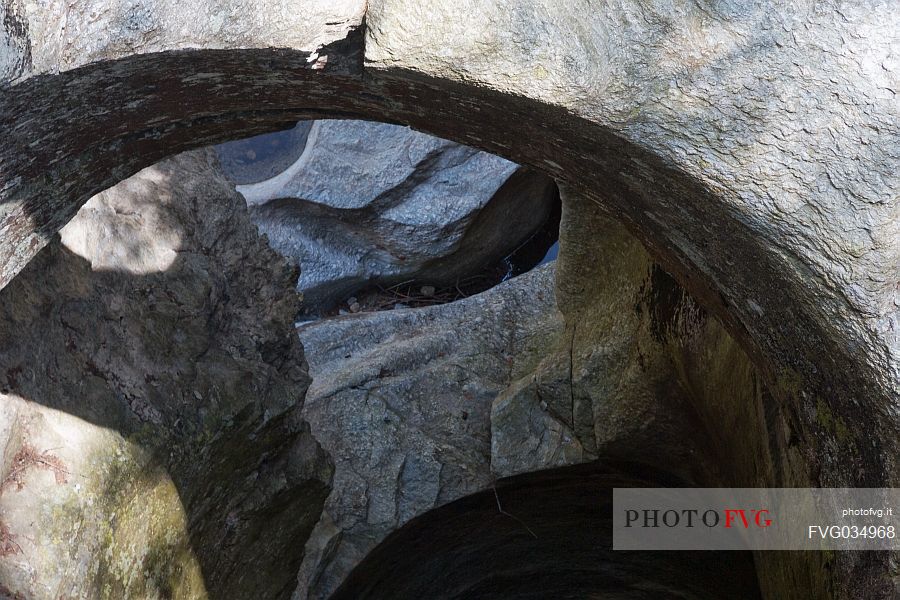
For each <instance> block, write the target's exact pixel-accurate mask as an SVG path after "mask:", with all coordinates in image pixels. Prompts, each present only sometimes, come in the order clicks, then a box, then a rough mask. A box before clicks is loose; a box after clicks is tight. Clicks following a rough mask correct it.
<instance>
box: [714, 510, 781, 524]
mask: <svg viewBox="0 0 900 600" xmlns="http://www.w3.org/2000/svg"><path fill="white" fill-rule="evenodd" d="M768 514H769V511H768V510H766V509H761V510H756V509H751V510H750V519H751V520H752V521H753V523H754V524H755V525H756V526H757V527H768V526H769V525H771V524H772V519H769V518H763V517H764V515H768ZM736 517H740V523H738V525H743V526H744V529H750V521H748V520H747V511H746V510H744V509H743V508H726V509H725V527H726V529H731V526H732V525H733V524H734V521H735V518H736Z"/></svg>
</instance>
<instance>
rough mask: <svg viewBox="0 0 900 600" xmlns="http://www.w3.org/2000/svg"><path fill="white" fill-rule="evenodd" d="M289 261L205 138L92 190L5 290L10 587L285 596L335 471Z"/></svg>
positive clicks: (1, 489) (3, 534)
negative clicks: (316, 420) (316, 404)
mask: <svg viewBox="0 0 900 600" xmlns="http://www.w3.org/2000/svg"><path fill="white" fill-rule="evenodd" d="M296 277H297V271H296V268H295V267H292V266H290V265H288V264H287V263H285V262H284V261H283V260H282V259H281V258H280V257H279V256H278V255H277V254H276V253H274V252H273V251H272V250H271V249H270V248H269V247H268V246H267V245H266V243H265V241H263V240H262V239H261V238H260V237H259V235H258V234H257V232H256V228H255V226H254V225H253V223H252V222H251V221H250V219H249V217H248V215H247V211H246V207H245V205H244V203H243V199H242V198H241V197H240V196H239V195H238V194H237V193H235V192H234V190H233V187H232V186H231V185H230V184H229V183H228V182H227V181H226V180H225V179H224V178H223V177H222V176H221V175H219V174H218V172H217V170H216V163H215V159H214V156H213V154H212V153H211V152H208V151H205V152H195V153H192V154H184V155H181V156H178V157H176V158H173V159H171V160H167V161H165V162H163V163H160V164H159V165H157V166H155V167H152V168H149V169H145V170H144V171H142V172H141V173H139V174H137V175H136V176H134V177H132V178H130V179H128V180H126V181H123V182H122V183H121V184H119V185H117V186H116V187H114V188H112V189H110V190H108V191H106V192H104V193H102V194H100V195H98V196H96V197H95V198H93V199H92V200H91V201H90V202H89V203H88V204H86V205H85V206H84V208H83V209H82V210H81V212H80V213H79V215H78V216H77V217H76V218H75V219H73V221H72V222H71V223H70V224H69V225H68V226H67V227H66V228H65V229H63V231H62V232H61V241H60V240H57V241H55V242H54V243H52V244H50V245H49V246H48V247H47V248H46V249H45V250H44V251H43V252H41V254H40V255H39V256H38V257H37V258H36V259H35V261H33V262H32V263H31V265H30V266H29V268H28V269H26V270H25V271H23V272H22V273H21V275H20V276H19V277H17V278H16V280H15V281H14V282H13V283H12V284H11V285H9V286H8V287H7V288H5V289H4V290H3V292H2V294H0V315H2V317H0V403H2V405H3V410H2V411H0V435H2V439H3V440H4V443H5V451H4V454H3V457H2V459H3V463H2V481H3V484H2V486H0V509H2V510H0V515H2V516H0V523H2V527H0V538H2V539H0V583H2V584H3V585H4V586H6V588H7V589H9V590H11V592H10V594H13V593H20V594H22V595H23V596H24V597H25V598H28V599H29V600H40V599H48V600H49V599H52V600H56V599H57V598H60V597H66V598H91V599H93V598H105V599H110V600H112V599H119V598H185V599H200V598H228V597H245V598H249V597H261V598H283V597H285V596H286V595H289V594H290V592H291V591H292V589H293V587H294V582H295V580H296V571H297V567H298V565H299V561H300V559H301V558H302V548H303V544H304V543H305V541H306V538H307V536H308V534H309V531H310V529H311V528H312V526H313V524H314V523H315V522H316V520H318V517H319V511H320V509H321V506H322V503H323V501H324V499H325V497H326V495H327V494H328V490H329V482H330V478H331V469H332V467H331V464H330V462H329V460H328V457H327V456H326V454H325V453H324V452H323V451H322V449H321V448H320V447H319V445H318V444H317V442H316V440H315V439H314V438H313V437H312V435H311V434H310V432H309V427H308V426H307V425H306V424H304V423H303V422H302V421H301V420H300V418H299V415H298V411H299V409H300V407H301V406H302V402H303V396H304V394H305V392H306V389H307V386H308V383H309V377H308V375H307V373H306V368H305V365H304V359H303V351H302V348H301V347H300V344H299V343H298V341H297V340H296V336H295V334H294V331H293V328H292V323H293V319H294V315H295V313H296V311H297V307H298V298H297V295H296V293H295V292H294V284H295V282H296ZM272 556H278V560H272V559H271V557H272Z"/></svg>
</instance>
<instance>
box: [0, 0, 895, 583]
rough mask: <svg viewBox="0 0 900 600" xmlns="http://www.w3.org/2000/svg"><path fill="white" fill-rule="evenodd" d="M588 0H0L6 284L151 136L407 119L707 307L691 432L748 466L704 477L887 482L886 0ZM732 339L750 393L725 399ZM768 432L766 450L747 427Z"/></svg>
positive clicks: (891, 319) (210, 135) (866, 572)
mask: <svg viewBox="0 0 900 600" xmlns="http://www.w3.org/2000/svg"><path fill="white" fill-rule="evenodd" d="M588 4H589V3H586V2H584V1H583V0H527V1H525V2H520V1H516V2H512V1H511V0H496V1H493V2H487V3H480V4H477V5H476V4H474V3H453V2H439V1H435V0H417V1H416V2H410V1H409V0H372V1H371V2H368V3H367V2H364V1H362V0H358V1H357V0H354V1H348V2H330V1H328V2H326V1H323V0H298V1H292V2H283V1H281V0H259V1H241V0H234V1H229V2H224V3H223V2H212V1H211V0H209V1H203V0H201V1H200V2H193V3H177V2H172V1H169V0H159V1H155V0H137V1H135V2H128V3H108V2H104V1H103V0H84V1H76V2H62V1H57V0H53V1H48V2H42V3H35V2H20V1H7V2H6V6H5V8H6V9H7V10H6V11H5V15H4V17H3V29H4V33H3V35H2V36H0V52H2V53H3V56H2V59H0V65H2V67H0V68H2V69H3V71H2V77H3V84H2V86H0V122H2V130H3V132H4V135H5V138H4V142H5V143H4V144H3V145H2V148H0V166H2V169H0V285H2V286H8V285H10V282H11V281H12V280H13V277H14V276H15V275H16V274H17V273H19V272H20V271H21V270H22V269H23V268H24V267H25V265H26V264H27V263H28V261H29V260H30V259H32V258H33V257H35V256H36V255H37V253H38V252H39V251H40V249H41V248H42V247H43V246H45V245H46V244H48V243H49V242H50V241H51V239H53V236H54V235H55V233H56V232H58V231H59V230H60V229H61V228H62V227H63V226H64V225H65V223H66V222H68V221H69V220H70V219H71V218H72V217H73V216H75V214H76V212H77V210H78V208H79V207H80V206H81V205H82V204H83V203H84V202H85V201H87V200H88V199H89V198H90V197H91V196H93V195H95V194H97V193H98V192H100V191H102V190H103V189H105V188H107V187H109V186H110V185H113V184H114V183H116V182H118V181H121V180H122V179H124V178H126V177H127V176H129V175H131V174H133V173H135V172H136V171H138V170H139V169H141V168H143V167H146V166H149V165H151V164H153V163H154V162H156V161H158V160H160V159H161V158H163V157H165V156H167V155H170V154H172V153H176V152H180V151H183V150H186V149H190V148H195V147H200V146H204V145H207V144H212V143H219V142H222V141H224V140H226V139H233V138H236V137H242V136H247V135H253V134H258V133H262V132H265V131H272V130H274V129H277V128H281V127H283V125H284V123H285V122H287V121H295V120H299V119H303V118H323V117H353V118H368V119H377V120H385V121H391V122H396V123H402V124H405V125H410V126H412V127H414V128H416V129H417V130H421V131H426V132H429V133H431V134H435V135H439V136H441V137H445V138H447V139H451V140H453V141H456V142H459V143H464V144H468V145H470V146H472V147H477V148H479V149H482V150H487V151H491V152H496V153H498V154H499V155H502V156H504V157H505V158H507V159H510V160H513V161H515V162H517V163H519V164H523V165H529V166H531V167H533V168H539V169H542V170H544V171H546V172H547V173H549V174H550V175H552V176H553V177H555V178H557V179H558V180H559V181H560V182H562V183H563V184H564V185H565V186H568V188H569V189H570V190H571V192H570V197H571V198H572V199H573V200H571V201H570V204H586V205H601V206H603V207H604V208H605V210H606V211H608V213H609V214H610V215H612V216H613V217H615V218H616V219H618V220H619V221H621V222H622V223H624V224H625V225H626V226H627V227H628V228H629V230H630V231H632V232H633V233H635V234H636V236H637V237H638V238H639V239H640V240H641V242H642V243H643V244H644V245H645V246H646V247H647V249H648V250H649V251H650V252H651V253H652V255H653V257H654V259H655V260H656V261H658V262H659V263H660V264H662V265H663V266H664V268H665V270H666V271H668V272H670V273H672V274H673V275H674V276H675V277H676V279H677V280H678V281H679V282H680V283H681V284H682V285H683V286H684V287H685V288H686V289H687V290H688V291H689V292H690V294H691V295H692V296H693V297H694V298H696V299H697V301H698V302H700V304H701V305H702V306H703V308H704V310H706V311H707V312H708V314H710V315H715V317H716V318H717V319H718V321H719V322H720V323H721V326H722V327H723V328H724V330H726V331H727V332H728V333H729V334H730V336H731V338H730V339H731V340H733V341H732V342H730V343H726V342H725V341H722V340H725V339H726V338H715V339H719V340H720V343H717V344H716V345H715V347H714V350H715V352H712V351H711V353H710V356H711V357H719V358H715V360H713V359H712V358H710V359H705V358H703V357H702V356H697V357H693V358H692V359H691V362H690V363H689V364H693V365H695V366H697V367H698V368H700V367H702V366H704V365H706V366H707V367H709V368H715V373H716V377H714V378H713V380H715V381H717V382H718V384H717V385H716V386H713V387H710V388H706V387H705V385H706V384H704V382H705V381H707V380H708V379H707V378H705V377H700V376H695V377H692V378H691V379H688V380H686V381H685V385H690V386H691V390H692V394H691V397H692V398H698V399H699V400H698V402H697V404H696V406H693V407H692V409H693V412H692V413H691V414H699V415H707V417H706V418H704V421H705V422H708V423H715V424H716V426H715V428H713V429H710V430H709V431H706V432H704V435H702V436H697V437H698V438H699V439H701V440H703V441H704V442H705V443H708V444H709V445H710V447H711V448H713V449H716V450H719V451H720V453H721V456H722V458H721V461H722V465H725V464H726V461H728V460H732V459H734V460H738V461H739V462H740V463H741V464H742V465H743V466H742V467H740V468H739V469H736V470H734V471H728V470H726V469H723V470H722V472H721V480H722V482H724V483H735V482H739V481H746V480H747V479H750V480H753V481H761V482H765V483H766V484H769V485H771V484H778V483H781V482H787V483H789V484H792V485H802V486H809V485H812V486H835V487H843V486H865V487H870V486H873V487H881V486H892V487H896V486H897V485H900V483H898V482H900V465H898V459H897V457H898V456H900V444H898V440H900V422H898V421H900V419H898V408H897V407H898V406H900V358H898V357H900V327H898V326H897V324H898V322H900V321H898V318H900V317H898V315H900V297H898V295H900V288H898V287H897V285H896V283H897V281H898V268H900V267H898V265H900V260H898V257H900V245H898V244H897V243H896V240H897V239H898V237H900V235H898V234H900V229H898V228H900V218H898V203H897V198H898V197H900V195H898V189H900V177H898V173H900V169H898V168H897V165H898V157H900V152H898V147H900V142H898V140H900V135H898V128H897V122H898V104H897V102H896V90H897V89H898V87H900V84H898V72H900V71H898V66H897V51H896V47H897V41H896V35H895V32H896V31H897V19H898V12H897V10H896V7H895V5H894V3H893V2H890V1H888V0H876V1H875V2H864V1H861V0H847V1H844V2H839V3H836V2H824V3H815V2H796V3H783V2H774V1H771V0H767V1H758V2H752V3H744V2H730V1H723V2H715V3H709V2H695V3H672V2H667V1H662V0H623V1H619V2H612V3H606V4H602V5H593V4H591V5H590V6H589V5H588ZM588 222H591V223H596V221H595V220H593V219H588ZM597 235H598V232H597V231H592V232H582V234H581V235H580V236H579V237H580V238H582V241H583V242H586V241H587V240H590V239H593V238H595V237H596V236H597ZM578 247H579V246H578V245H576V246H571V245H570V248H574V249H575V250H569V251H568V252H575V251H576V250H577V248H578ZM566 252H567V251H566V250H565V249H564V248H563V249H561V251H560V258H559V260H560V272H564V270H565V269H564V268H563V266H562V265H564V264H565V261H566V260H568V259H567V258H566V256H565V255H566ZM19 293H24V292H19ZM672 293H674V292H672ZM657 295H658V296H659V297H660V298H663V299H664V298H666V297H667V296H668V293H663V292H660V293H659V294H657ZM559 297H560V303H561V306H562V303H563V302H564V299H563V295H560V296H559ZM22 304H23V305H27V302H26V301H25V299H24V297H23V300H22ZM671 304H672V303H671V302H662V303H660V304H659V305H658V308H657V309H655V310H654V314H657V316H658V317H659V316H665V315H667V314H669V312H670V308H664V307H666V306H671ZM591 314H592V313H591V312H590V311H588V312H586V313H585V315H586V318H589V317H590V316H591ZM666 321H667V319H663V322H666ZM573 337H577V336H575V334H574V332H573ZM598 354H602V353H601V352H600V351H599V350H598ZM741 355H743V356H745V357H746V356H749V357H750V358H751V359H752V363H753V365H754V366H755V368H756V369H757V370H758V372H760V373H762V374H763V377H764V378H765V382H766V384H767V387H766V389H767V390H768V391H767V392H766V393H765V394H763V393H762V392H761V391H760V392H758V393H759V394H761V395H762V396H763V397H762V398H761V399H760V400H759V402H763V401H764V402H766V405H765V406H764V407H763V408H765V409H766V410H756V411H750V412H745V411H746V410H748V409H746V408H742V407H755V408H757V409H758V408H759V404H758V403H755V402H754V403H746V404H740V405H732V404H729V403H725V402H723V401H722V400H721V398H723V397H725V398H727V397H729V394H728V391H729V390H730V389H731V387H732V386H735V385H737V384H735V383H733V382H732V381H733V380H735V381H746V377H747V374H748V373H749V372H750V365H747V364H745V363H742V362H741V361H737V358H735V357H739V356H741ZM722 356H725V357H731V358H734V360H736V361H737V363H736V364H735V365H733V366H734V367H736V368H738V371H737V372H738V374H739V377H737V378H735V377H734V376H733V372H734V369H733V368H730V369H726V368H724V367H722V365H723V364H728V363H729V361H727V360H726V361H724V362H723V361H722V360H720V358H721V357H722ZM682 366H683V365H679V369H680V368H682ZM739 387H742V385H741V386H739ZM758 389H760V390H761V389H762V388H758ZM713 390H718V391H717V392H716V393H713ZM723 390H725V391H724V392H723ZM738 396H739V395H738ZM546 404H547V407H548V412H549V410H550V407H551V406H552V404H553V403H552V402H550V401H546ZM779 407H780V408H782V409H783V410H785V411H787V412H788V413H789V417H788V418H787V419H785V420H784V421H783V422H780V421H779V420H778V419H776V420H775V422H780V425H779V426H778V427H777V428H776V429H774V430H770V429H769V427H770V426H771V423H772V420H771V419H770V412H769V411H770V409H773V408H779ZM738 409H740V410H738ZM738 415H739V416H740V419H738V418H737V416H738ZM713 417H716V418H715V419H713ZM573 424H574V419H573ZM723 432H725V434H723ZM733 432H739V433H740V434H741V436H745V437H741V439H742V440H743V441H744V442H746V441H750V442H752V443H751V444H746V443H744V444H743V447H744V448H745V449H744V450H740V448H739V447H738V446H737V444H735V443H734V442H732V441H730V440H729V438H730V437H731V434H732V433H733ZM782 436H788V437H787V438H786V439H788V440H790V441H791V443H790V444H787V446H786V447H783V448H778V450H777V452H772V453H770V455H771V457H772V460H771V461H768V460H761V461H754V460H752V457H753V456H755V454H754V453H753V452H752V451H750V452H748V451H747V450H746V448H757V449H758V448H759V447H760V445H766V444H768V440H770V439H776V440H777V439H781V437H782ZM579 439H585V440H588V439H589V438H587V437H584V438H582V437H580V438H579ZM633 453H634V454H635V455H636V456H639V454H638V451H637V450H635V451H633ZM516 460H517V459H516ZM45 474H46V473H45ZM896 560H897V559H896V556H894V555H888V556H884V555H879V554H876V553H867V555H866V556H865V557H861V556H858V555H855V554H852V555H850V554H838V555H836V556H834V557H833V560H831V559H829V561H827V562H826V561H825V559H824V558H822V557H816V556H812V557H799V556H793V555H792V556H791V557H788V558H787V559H785V560H784V561H777V562H775V561H772V560H771V559H766V558H765V557H763V558H761V561H768V562H766V563H765V564H764V565H763V566H761V567H760V571H759V572H760V581H761V584H762V586H763V589H764V591H765V593H766V594H767V595H768V596H770V597H776V598H778V597H786V596H788V597H789V596H790V592H791V591H792V590H795V589H796V588H797V587H800V588H801V589H807V588H809V587H814V588H815V589H816V590H818V591H819V592H821V594H820V595H822V596H824V597H833V598H892V597H894V596H896V594H897V589H898V587H897V573H896V567H895V565H896ZM804 561H806V562H804ZM806 580H810V585H809V586H807V588H803V585H802V583H801V584H798V583H797V582H798V581H800V582H803V581H806Z"/></svg>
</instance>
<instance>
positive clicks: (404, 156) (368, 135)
mask: <svg viewBox="0 0 900 600" xmlns="http://www.w3.org/2000/svg"><path fill="white" fill-rule="evenodd" d="M238 191H239V192H241V194H243V195H244V197H245V198H246V199H247V202H248V204H249V205H250V206H251V215H252V217H253V220H254V221H255V222H256V224H257V225H258V226H259V228H260V231H262V232H264V233H265V234H266V235H267V236H268V238H269V242H270V243H271V244H272V246H273V247H274V248H275V249H276V250H278V251H279V252H281V253H282V254H284V255H285V256H288V257H290V258H292V259H293V260H295V261H297V263H298V264H300V265H302V267H303V268H302V274H301V276H300V281H299V283H298V285H297V287H298V289H299V290H300V291H302V292H303V296H304V310H305V311H307V312H311V313H315V312H318V311H321V310H323V309H328V308H330V307H331V305H333V304H334V302H335V301H337V300H340V299H343V298H345V297H346V296H347V295H349V294H351V293H353V292H355V291H357V290H360V289H363V288H365V287H368V286H372V285H381V286H385V287H387V286H390V285H392V284H396V283H400V282H403V281H407V280H409V279H418V280H423V281H431V282H434V283H437V284H439V285H453V284H454V283H455V282H456V281H458V280H459V279H460V278H465V277H466V276H471V275H473V274H477V273H478V272H479V271H481V270H483V269H485V268H486V267H488V266H492V265H493V264H495V263H497V262H499V261H500V260H501V259H502V258H503V257H505V256H507V255H508V254H510V253H511V252H512V251H514V250H515V249H516V248H518V247H519V246H520V245H521V244H522V243H523V242H524V241H526V240H527V239H528V238H529V237H530V236H531V235H533V234H534V233H535V231H537V230H538V229H539V228H540V227H541V225H543V224H544V222H545V221H547V219H548V218H549V216H550V213H551V211H552V210H553V206H554V203H555V202H556V201H557V200H556V186H555V184H554V183H553V181H551V180H550V179H549V178H547V177H546V176H544V175H541V174H539V173H536V172H534V171H531V170H528V169H520V168H518V167H517V166H516V165H515V164H513V163H511V162H509V161H507V160H504V159H502V158H500V157H498V156H495V155H492V154H487V153H485V152H480V151H478V150H474V149H472V148H469V147H466V146H461V145H459V144H455V143H453V142H449V141H446V140H442V139H439V138H435V137H432V136H429V135H425V134H422V133H418V132H415V131H412V130H410V129H408V128H406V127H399V126H396V125H388V124H384V123H372V122H367V121H352V120H349V121H348V120H344V121H316V122H314V123H313V124H312V127H311V129H310V132H309V137H308V138H307V142H306V148H305V150H304V152H303V154H302V155H301V156H300V158H299V159H298V160H297V161H296V162H295V163H294V164H292V165H291V166H290V167H288V168H287V169H286V170H285V171H284V172H282V173H280V174H278V175H276V176H275V177H273V178H271V179H268V180H266V181H261V182H259V183H254V184H250V185H239V186H238Z"/></svg>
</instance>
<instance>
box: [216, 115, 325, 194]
mask: <svg viewBox="0 0 900 600" xmlns="http://www.w3.org/2000/svg"><path fill="white" fill-rule="evenodd" d="M312 124H313V122H312V121H300V122H299V123H297V124H295V125H293V126H291V127H290V128H288V129H285V130H283V131H276V132H275V133H265V134H263V135H257V136H254V137H251V138H245V139H243V140H236V141H233V142H226V143H224V144H219V145H218V146H216V153H217V154H218V155H219V162H221V163H222V169H223V170H224V171H225V174H226V175H227V176H228V177H229V178H230V179H231V180H232V181H234V182H235V183H236V184H239V185H245V184H248V183H258V182H260V181H265V180H266V179H270V178H272V177H274V176H275V175H278V174H279V173H281V172H282V171H284V170H285V169H287V168H288V167H289V166H291V165H292V164H294V163H295V162H296V161H297V159H298V158H300V155H301V154H303V149H304V148H306V139H307V137H308V136H309V130H310V129H311V128H312Z"/></svg>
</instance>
